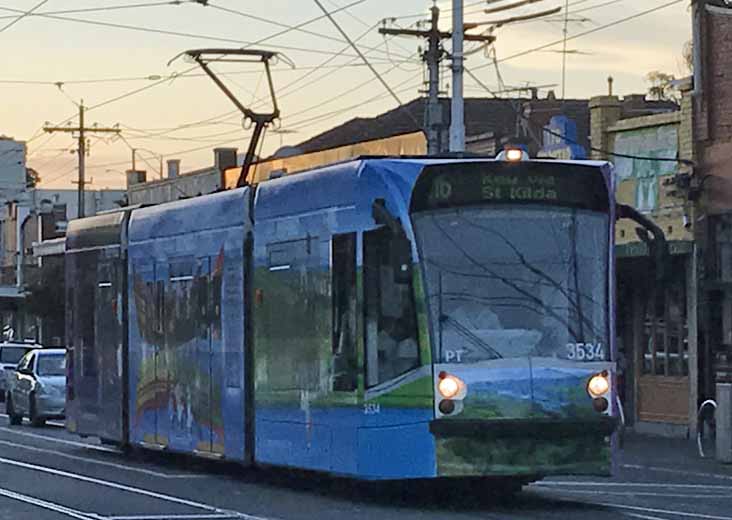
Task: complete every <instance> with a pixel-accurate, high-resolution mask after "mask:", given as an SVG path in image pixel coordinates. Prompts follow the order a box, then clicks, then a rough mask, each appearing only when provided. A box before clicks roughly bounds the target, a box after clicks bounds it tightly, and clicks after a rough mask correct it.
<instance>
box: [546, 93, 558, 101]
mask: <svg viewBox="0 0 732 520" xmlns="http://www.w3.org/2000/svg"><path fill="white" fill-rule="evenodd" d="M546 98H547V99H548V100H549V101H556V100H557V95H556V94H555V93H554V91H553V90H550V91H549V92H547V93H546Z"/></svg>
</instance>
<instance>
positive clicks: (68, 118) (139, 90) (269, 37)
mask: <svg viewBox="0 0 732 520" xmlns="http://www.w3.org/2000/svg"><path fill="white" fill-rule="evenodd" d="M365 1H366V0H354V1H352V2H350V3H348V4H346V5H344V6H342V7H340V8H338V9H335V10H333V11H331V12H330V14H335V13H337V12H340V11H344V10H347V9H349V8H351V7H354V6H356V5H359V4H361V3H363V2H365ZM0 9H6V10H7V9H8V8H3V7H0ZM323 18H325V16H324V15H320V16H316V17H314V18H310V19H308V20H305V21H304V22H302V23H299V24H297V25H295V26H294V27H293V30H294V29H295V28H300V27H305V26H307V25H310V24H312V23H314V22H317V21H319V20H322V19H323ZM290 30H291V29H283V30H282V31H279V32H277V33H274V34H270V35H269V36H266V37H264V38H262V39H260V40H258V41H256V42H253V43H252V44H251V45H248V46H246V47H249V46H254V45H258V44H260V43H262V42H264V41H266V40H269V39H273V38H277V37H278V36H281V35H283V34H286V33H288V32H290ZM246 47H245V48H246ZM336 55H337V54H336ZM196 68H197V66H193V67H191V68H189V69H186V70H185V71H183V72H182V73H179V75H181V76H183V75H185V74H187V73H189V72H191V71H193V70H195V69H196ZM166 81H167V79H165V80H160V81H158V82H156V83H154V84H152V85H148V86H147V87H146V88H143V89H138V90H135V91H132V92H128V93H127V94H124V95H122V96H118V97H116V98H113V100H114V101H119V100H121V99H124V98H126V97H129V96H132V95H135V94H137V93H139V92H142V91H144V90H147V89H148V88H152V87H155V86H157V85H161V84H163V83H165V82H166ZM113 100H107V101H105V102H102V103H100V104H98V105H97V107H98V106H104V105H107V104H109V103H111V102H112V101H113ZM75 115H76V114H72V115H71V116H69V117H67V118H66V119H64V120H63V121H62V122H61V123H59V125H62V124H65V123H66V122H68V121H70V120H71V119H73V118H74V117H75ZM42 130H43V127H41V132H42ZM40 135H43V134H42V133H40V134H38V135H35V136H34V137H32V138H31V139H29V140H28V141H26V142H27V143H30V142H31V141H33V140H34V139H37V138H38V137H40Z"/></svg>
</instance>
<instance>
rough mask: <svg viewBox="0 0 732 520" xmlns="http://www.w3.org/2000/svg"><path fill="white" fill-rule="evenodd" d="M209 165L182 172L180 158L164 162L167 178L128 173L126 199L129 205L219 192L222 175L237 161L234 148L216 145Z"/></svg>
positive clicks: (134, 171) (141, 172) (141, 173)
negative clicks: (153, 177)
mask: <svg viewBox="0 0 732 520" xmlns="http://www.w3.org/2000/svg"><path fill="white" fill-rule="evenodd" d="M213 152H214V162H213V165H212V166H209V167H207V168H202V169H199V170H193V171H190V172H185V173H182V172H181V169H180V168H181V163H180V160H179V159H170V160H168V162H167V166H168V172H167V178H165V179H162V180H156V181H150V182H145V181H146V172H144V171H139V170H130V171H128V172H127V201H128V203H129V204H130V205H137V204H158V203H161V202H167V201H171V200H178V199H180V198H187V197H195V196H198V195H205V194H207V193H213V192H215V191H218V190H220V189H221V188H222V186H223V185H224V181H223V174H224V172H225V171H226V170H227V169H229V168H232V167H235V166H236V165H237V163H238V157H237V149H236V148H215V149H214V151H213Z"/></svg>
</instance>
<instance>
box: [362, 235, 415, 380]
mask: <svg viewBox="0 0 732 520" xmlns="http://www.w3.org/2000/svg"><path fill="white" fill-rule="evenodd" d="M392 244H393V235H392V233H391V232H390V231H389V230H388V229H386V228H380V229H377V230H375V231H370V232H367V233H364V245H363V247H364V292H365V294H364V296H365V298H364V300H365V301H364V304H365V317H366V326H365V335H366V386H368V387H371V386H374V385H377V384H379V383H383V382H384V381H388V380H390V379H393V378H395V377H397V376H399V375H401V374H403V373H405V372H407V371H409V370H411V369H413V368H416V367H418V366H419V348H418V343H417V318H416V312H415V308H414V293H413V291H412V284H411V282H409V283H397V282H396V281H395V278H394V267H393V264H392V262H391V258H392V251H391V248H392V247H393V245H392Z"/></svg>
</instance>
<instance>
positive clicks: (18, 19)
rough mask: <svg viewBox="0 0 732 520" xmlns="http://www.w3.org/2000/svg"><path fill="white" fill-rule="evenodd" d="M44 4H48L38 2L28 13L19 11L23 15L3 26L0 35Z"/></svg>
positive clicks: (44, 0)
mask: <svg viewBox="0 0 732 520" xmlns="http://www.w3.org/2000/svg"><path fill="white" fill-rule="evenodd" d="M46 2H48V0H42V1H41V2H38V3H37V4H36V5H35V6H33V7H32V8H31V10H30V11H25V12H23V11H20V12H21V13H23V14H21V15H20V16H17V17H16V18H15V20H13V21H11V22H10V23H8V24H6V25H5V26H3V27H2V28H0V33H1V32H4V31H6V30H8V29H10V28H11V27H12V26H13V25H15V24H16V23H18V22H19V21H21V20H22V19H23V18H25V17H26V16H29V15H30V14H31V13H33V11H35V10H36V9H38V8H39V7H41V6H43V4H45V3H46Z"/></svg>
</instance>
